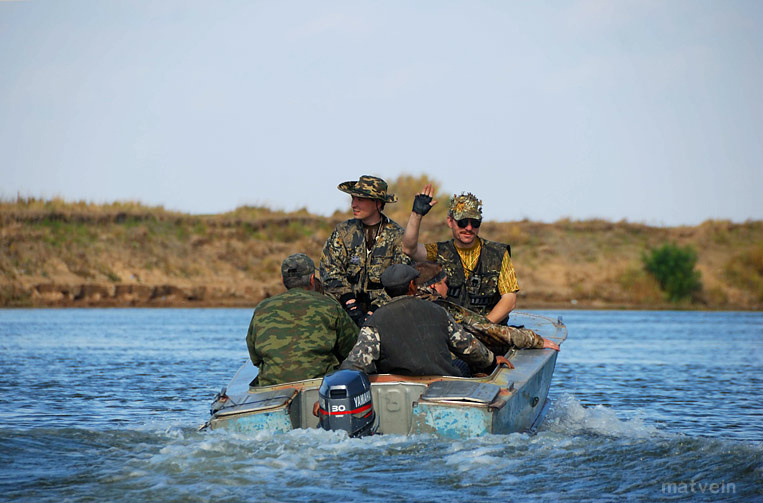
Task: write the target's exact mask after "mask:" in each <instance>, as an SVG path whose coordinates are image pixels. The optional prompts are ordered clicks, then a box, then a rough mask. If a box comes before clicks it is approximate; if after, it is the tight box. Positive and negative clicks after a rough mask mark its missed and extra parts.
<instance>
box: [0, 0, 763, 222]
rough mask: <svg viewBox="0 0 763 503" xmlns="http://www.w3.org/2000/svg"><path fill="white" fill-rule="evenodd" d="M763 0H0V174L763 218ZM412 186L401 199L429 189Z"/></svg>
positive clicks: (10, 190) (343, 202)
mask: <svg viewBox="0 0 763 503" xmlns="http://www.w3.org/2000/svg"><path fill="white" fill-rule="evenodd" d="M762 25H763V3H760V2H755V1H740V0H736V1H729V2H714V1H675V2H651V1H623V2H608V1H598V0H587V1H570V2H555V3H550V4H549V3H546V4H537V3H533V4H525V3H520V2H505V3H493V2H479V1H475V2H460V1H450V2H439V1H434V0H431V1H421V2H377V1H357V2H352V1H331V2H320V3H314V2H306V1H294V2H250V3H239V2H232V1H220V2H214V3H213V2H205V1H176V0H167V1H163V2H159V3H156V2H149V1H146V0H136V1H131V2H88V1H86V0H61V1H52V0H39V1H35V0H32V1H0V67H2V68H3V76H2V78H0V196H2V197H3V198H5V199H6V200H8V199H10V200H13V199H15V198H16V196H17V194H18V195H20V196H22V197H36V198H42V199H50V198H53V197H61V198H63V199H64V200H67V201H78V200H85V201H90V202H95V203H109V202H114V201H140V202H141V203H143V204H145V205H148V206H163V207H164V208H165V209H167V210H171V211H180V212H184V213H191V214H217V213H224V212H227V211H232V210H234V209H235V208H237V207H240V206H242V205H251V206H266V207H270V208H272V209H274V210H284V211H293V210H296V209H298V208H302V207H305V208H307V209H308V210H309V211H310V212H311V213H314V214H318V215H331V214H332V213H333V212H334V211H335V210H342V211H344V210H345V209H346V208H347V207H348V205H349V198H348V196H347V195H346V194H344V193H342V192H340V191H338V190H337V189H336V186H337V185H338V184H339V183H341V182H344V181H347V180H357V179H358V177H359V176H360V175H363V174H373V175H376V176H381V177H382V178H385V179H387V180H388V181H391V180H394V179H395V178H397V177H398V176H400V175H402V174H411V175H413V176H419V175H423V174H426V175H428V176H430V177H432V178H434V179H435V180H437V181H438V182H440V183H441V185H442V189H443V190H444V191H445V192H451V193H454V192H462V191H471V192H473V193H475V194H477V196H478V197H480V198H481V199H482V200H483V203H484V210H485V217H486V219H488V220H494V221H517V220H522V219H525V218H526V219H528V220H531V221H539V222H555V221H558V220H561V219H565V218H569V219H572V220H588V219H602V220H607V221H613V222H617V221H621V220H626V221H628V222H632V223H645V224H648V225H662V226H678V225H697V224H699V223H702V222H704V221H706V220H731V221H734V222H744V221H747V220H761V219H763V204H761V203H760V201H759V199H760V194H763V142H762V141H761V138H763V100H761V91H760V89H763V64H762V63H763V61H761V58H762V57H763V56H761V55H763V31H762V30H760V26H762ZM410 203H411V202H410V201H401V202H400V203H398V204H402V205H407V206H409V205H410Z"/></svg>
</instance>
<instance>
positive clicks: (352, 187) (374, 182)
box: [336, 175, 397, 203]
mask: <svg viewBox="0 0 763 503" xmlns="http://www.w3.org/2000/svg"><path fill="white" fill-rule="evenodd" d="M336 188H337V189H339V190H341V191H342V192H347V193H348V194H350V195H352V196H357V197H365V198H368V199H379V200H381V201H384V202H385V203H396V202H397V196H396V195H395V194H387V182H385V181H384V180H382V179H381V178H377V177H375V176H369V175H363V176H361V177H360V180H357V181H352V182H344V183H340V184H339V185H337V187H336Z"/></svg>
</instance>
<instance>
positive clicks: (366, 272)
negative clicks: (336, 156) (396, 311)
mask: <svg viewBox="0 0 763 503" xmlns="http://www.w3.org/2000/svg"><path fill="white" fill-rule="evenodd" d="M337 188H338V189H339V190H341V191H342V192H346V193H347V194H350V195H351V196H352V214H353V217H354V218H351V219H350V220H347V221H345V222H342V223H340V224H339V225H337V227H336V229H334V232H333V233H332V234H331V236H330V237H329V239H328V241H327V242H326V245H325V246H324V248H323V254H322V255H321V262H320V271H321V281H322V282H323V288H324V289H325V291H326V292H327V293H329V294H331V295H332V296H334V297H335V298H336V299H338V300H339V302H340V303H341V304H342V306H344V308H345V309H346V310H347V312H348V313H349V314H350V316H351V317H352V319H353V320H354V321H355V322H356V323H357V324H358V325H362V323H363V321H364V320H365V318H366V316H367V315H368V313H369V312H372V311H373V310H375V309H376V308H377V307H379V306H380V305H382V304H384V303H385V302H386V301H387V300H388V298H386V294H385V293H384V290H383V288H382V284H381V279H380V278H381V274H382V272H384V270H385V269H386V268H387V267H388V266H389V265H390V264H395V263H406V264H409V263H410V259H409V258H408V257H407V256H406V255H405V254H404V253H403V250H402V246H401V244H400V241H401V239H402V237H403V232H404V230H403V228H402V227H401V226H400V225H398V224H397V223H395V222H393V221H392V220H390V219H389V218H388V217H387V216H386V215H385V214H384V213H382V211H383V210H384V205H385V204H386V203H394V202H397V196H395V195H394V194H389V193H387V182H385V181H384V180H382V179H381V178H377V177H375V176H369V175H363V176H361V177H360V179H359V180H356V181H350V182H344V183H340V184H339V186H338V187H337Z"/></svg>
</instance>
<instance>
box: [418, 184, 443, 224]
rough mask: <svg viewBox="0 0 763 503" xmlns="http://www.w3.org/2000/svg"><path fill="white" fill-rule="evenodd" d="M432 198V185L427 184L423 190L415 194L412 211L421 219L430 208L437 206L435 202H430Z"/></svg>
mask: <svg viewBox="0 0 763 503" xmlns="http://www.w3.org/2000/svg"><path fill="white" fill-rule="evenodd" d="M432 196H434V189H433V188H432V184H431V183H428V184H426V186H424V190H422V191H421V192H419V193H418V194H416V197H415V198H414V199H413V210H412V211H413V212H414V213H416V214H418V215H421V216H422V217H423V216H424V215H426V214H427V213H429V210H431V209H432V206H434V205H435V204H437V201H432Z"/></svg>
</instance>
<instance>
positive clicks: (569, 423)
mask: <svg viewBox="0 0 763 503" xmlns="http://www.w3.org/2000/svg"><path fill="white" fill-rule="evenodd" d="M541 431H553V432H557V433H566V434H580V433H593V434H597V435H605V436H609V437H618V438H649V437H658V436H664V435H665V433H664V432H662V431H660V430H659V429H658V428H656V427H655V426H651V425H649V424H647V423H645V422H644V420H643V419H642V418H640V417H636V418H632V419H620V418H618V417H617V414H616V412H615V411H614V410H612V409H610V408H609V407H605V406H603V405H596V406H594V407H585V406H583V404H581V403H580V401H579V400H578V399H577V398H575V396H574V395H571V394H567V393H565V394H562V395H561V396H560V397H559V398H557V399H556V401H554V403H553V405H552V408H551V410H550V411H549V414H548V416H547V417H546V420H545V422H544V423H543V425H542V426H541Z"/></svg>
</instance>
